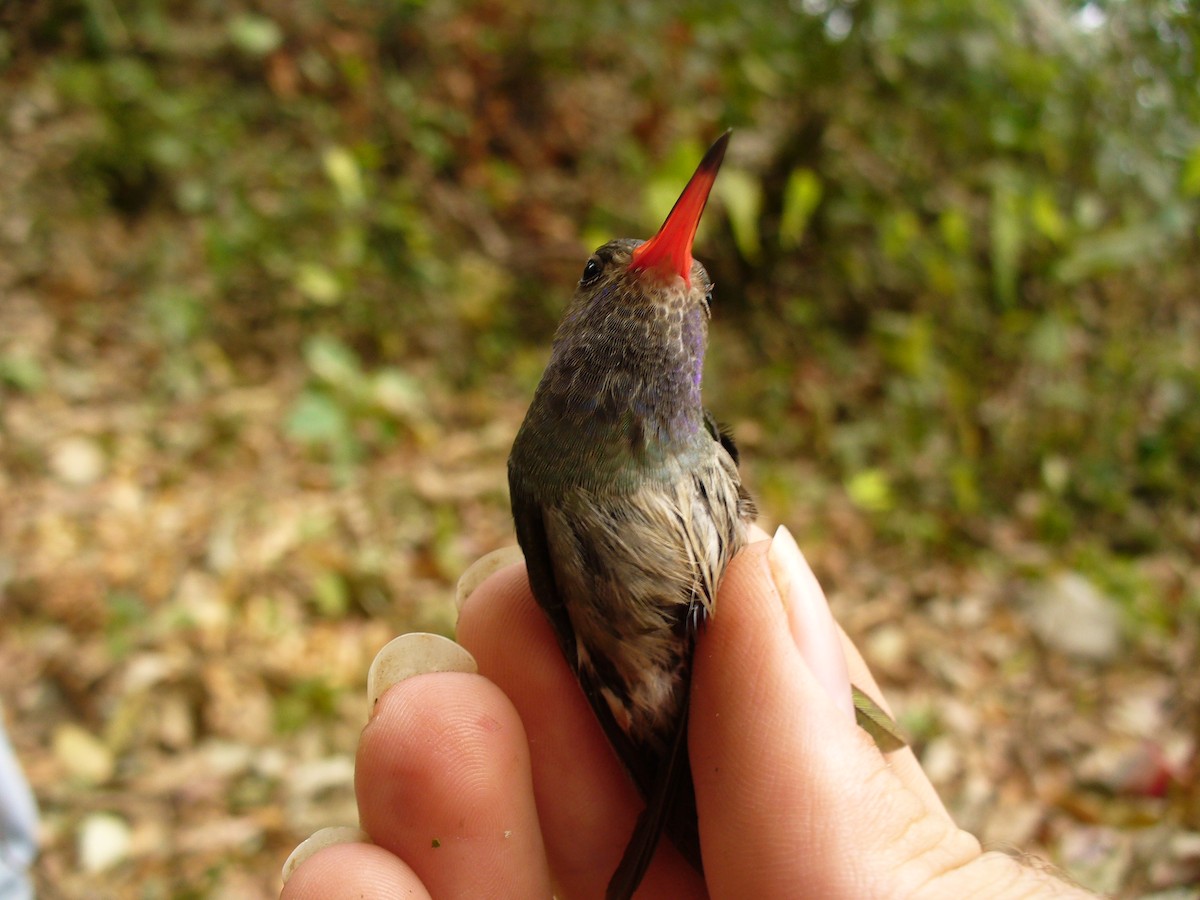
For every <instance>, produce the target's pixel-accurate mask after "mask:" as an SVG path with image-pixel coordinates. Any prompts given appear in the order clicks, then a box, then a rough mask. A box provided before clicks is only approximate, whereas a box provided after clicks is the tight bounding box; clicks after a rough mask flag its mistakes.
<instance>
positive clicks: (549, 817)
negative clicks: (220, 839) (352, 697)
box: [282, 530, 1090, 900]
mask: <svg viewBox="0 0 1200 900" xmlns="http://www.w3.org/2000/svg"><path fill="white" fill-rule="evenodd" d="M457 637H458V642H459V643H460V644H461V645H462V646H463V647H465V648H466V649H467V650H469V651H470V653H471V654H472V655H473V656H474V659H475V661H476V663H477V664H478V674H471V673H467V672H434V673H427V674H418V675H414V676H412V677H407V678H404V679H403V680H402V681H400V682H399V683H397V684H395V685H393V686H391V687H390V689H388V690H386V691H385V692H383V693H382V695H381V696H380V698H379V700H378V702H377V703H376V704H375V706H374V709H373V711H372V715H371V719H370V722H369V723H368V725H367V727H366V728H365V729H364V730H363V733H362V737H361V739H360V743H359V748H358V756H357V763H356V779H355V786H356V792H357V795H358V802H359V812H360V819H361V827H362V829H363V831H364V832H365V834H366V835H369V840H370V841H371V843H366V842H365V840H366V839H365V837H364V838H361V839H359V840H353V841H351V842H349V843H345V842H343V843H337V844H335V845H333V846H328V847H325V848H324V849H321V850H319V851H317V852H315V853H313V854H312V855H311V856H309V857H308V858H307V859H306V860H305V861H304V862H302V863H300V864H299V865H298V866H295V867H294V868H293V867H290V868H292V870H291V872H290V877H289V878H288V880H287V883H286V884H285V886H284V890H283V894H282V896H283V897H285V898H288V900H296V898H317V897H322V898H340V897H346V898H349V897H355V898H362V897H425V896H432V897H438V898H442V897H480V896H494V897H509V896H511V897H538V896H542V897H549V896H551V895H552V894H553V895H555V896H558V897H563V898H576V897H583V898H587V897H600V896H602V895H603V891H604V887H605V885H606V884H607V882H608V878H609V876H610V875H611V874H612V872H613V869H614V868H615V866H616V863H617V860H618V859H619V858H620V855H621V852H622V850H623V849H624V846H625V842H626V841H627V840H628V837H629V834H630V833H631V831H632V828H633V823H634V820H635V819H636V817H637V814H638V812H639V811H640V809H641V807H642V805H643V804H642V801H641V799H640V798H639V797H638V795H637V793H636V791H635V790H634V788H633V786H632V784H631V783H630V782H629V780H628V778H627V777H626V775H625V773H624V772H623V771H622V770H621V767H620V764H619V763H618V761H617V759H616V757H615V755H614V754H613V752H612V751H611V749H610V748H609V747H608V744H607V743H606V741H605V738H604V735H603V732H602V730H601V729H600V726H599V724H598V723H597V722H596V720H595V718H594V716H593V714H592V712H591V710H590V708H589V707H588V705H587V702H586V700H585V698H584V697H583V694H582V693H581V691H580V690H579V688H578V685H577V684H576V683H575V679H574V677H573V675H572V673H571V672H570V670H569V668H568V667H567V665H566V663H565V661H564V660H563V658H562V654H561V652H560V651H559V649H558V645H557V643H556V642H555V639H554V636H553V633H552V632H551V630H550V627H549V625H548V623H547V622H546V620H545V617H544V614H543V613H542V612H541V610H540V609H539V608H538V607H537V604H536V602H535V601H534V599H533V596H532V594H531V593H530V590H529V585H528V581H527V579H526V577H525V572H524V566H523V565H522V564H520V563H518V564H514V565H511V566H508V567H506V568H503V569H501V570H500V571H497V572H495V573H494V574H492V575H491V576H490V577H489V578H487V579H486V580H484V581H483V583H482V584H480V585H479V586H478V587H477V588H476V589H475V590H474V591H473V592H472V593H471V594H470V596H469V597H468V598H467V600H466V602H465V604H464V605H463V607H462V610H461V614H460V619H459V625H458V636H457ZM851 682H853V683H854V684H856V685H858V686H859V687H860V688H862V689H863V690H865V691H866V692H867V693H868V694H870V695H871V696H872V697H874V698H876V699H877V700H881V699H882V693H881V692H880V690H879V688H878V685H877V684H876V683H875V680H874V678H873V677H872V676H871V673H870V671H869V669H868V668H867V666H866V664H865V662H864V661H863V659H862V657H861V655H860V654H859V653H858V652H857V650H856V649H855V647H854V645H853V644H852V643H851V642H850V641H849V640H848V639H847V637H846V636H845V634H844V633H843V632H842V631H841V629H840V627H838V626H837V624H836V622H834V620H833V618H832V615H830V613H829V607H828V605H827V603H826V602H825V598H824V595H823V593H822V592H821V589H820V586H819V585H818V584H817V581H816V579H815V578H814V577H813V576H812V572H811V570H810V569H809V568H808V565H807V563H806V562H804V560H803V556H802V555H801V554H800V552H799V550H798V549H797V548H796V547H795V543H794V541H792V539H791V536H790V535H788V534H787V533H786V531H784V530H781V531H780V532H779V533H777V534H776V536H775V538H774V539H773V540H772V541H759V542H757V543H755V544H752V545H751V546H750V547H748V548H746V550H745V551H743V552H742V553H741V554H740V555H739V556H738V558H737V559H736V560H734V562H733V564H732V565H731V566H730V568H729V570H728V572H727V573H726V576H725V578H724V580H723V582H722V585H721V589H720V593H719V598H718V605H717V612H716V614H715V615H714V616H713V617H712V619H711V621H710V622H709V623H708V624H707V626H706V627H705V629H703V631H702V633H701V635H700V638H699V641H698V644H697V650H696V659H695V671H694V681H693V686H692V695H691V704H692V705H691V717H690V729H689V735H688V741H689V751H690V754H691V761H692V772H693V778H694V781H695V786H696V800H697V809H698V812H699V820H700V835H701V846H702V850H703V855H704V863H705V876H704V879H701V877H700V875H699V874H698V873H696V872H695V871H694V870H692V869H691V868H690V866H688V865H687V863H686V862H685V861H684V860H683V858H682V857H681V856H680V855H679V854H678V853H677V852H676V851H675V850H674V848H673V847H672V846H671V845H670V842H669V841H663V842H662V844H661V845H660V847H659V850H658V853H657V855H656V857H655V859H654V862H653V863H652V865H651V867H650V869H649V871H648V872H647V874H646V878H645V880H644V881H643V884H642V887H641V889H640V890H639V892H638V896H639V897H647V898H652V897H664V898H665V897H671V898H677V897H704V896H712V897H745V896H754V897H796V896H820V897H855V898H860V897H899V896H921V897H963V896H974V897H1029V896H1037V897H1051V896H1090V895H1087V894H1085V893H1084V892H1082V891H1079V890H1078V889H1076V888H1074V887H1072V886H1069V885H1067V884H1065V883H1063V882H1061V881H1059V880H1058V879H1056V878H1054V877H1053V876H1052V875H1050V874H1048V873H1047V872H1045V871H1043V870H1035V869H1031V868H1028V867H1026V866H1024V865H1022V864H1021V863H1020V862H1018V861H1017V860H1014V859H1013V858H1011V857H1008V856H1005V855H1002V854H996V853H984V852H983V851H982V849H981V847H980V845H979V842H978V841H977V840H976V839H975V838H974V837H973V836H972V835H970V834H969V833H967V832H965V831H962V830H961V829H959V828H957V827H956V826H955V824H954V822H953V820H952V819H951V818H950V816H949V814H948V813H947V812H946V809H945V807H944V806H943V805H942V803H941V801H940V800H939V799H938V796H937V793H936V792H935V791H934V789H933V786H932V785H931V784H930V782H929V780H928V778H927V777H926V776H925V774H924V772H923V771H922V770H921V768H920V765H919V763H918V761H917V759H916V757H915V756H914V755H913V754H912V752H911V751H910V750H909V749H907V748H904V749H902V750H899V751H897V752H895V753H891V754H888V755H887V756H886V757H885V756H883V755H881V754H880V753H879V751H878V750H877V749H876V747H875V745H874V744H873V743H872V741H871V739H870V738H869V737H868V736H867V735H866V733H865V732H863V731H861V730H860V729H859V728H858V727H857V726H856V725H855V724H854V719H853V714H852V713H851V712H850V711H849V710H848V708H847V704H846V703H845V702H844V696H845V694H846V693H848V690H849V684H850V683H851ZM302 855H305V854H302ZM290 862H292V863H294V862H295V861H290Z"/></svg>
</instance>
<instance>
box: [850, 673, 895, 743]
mask: <svg viewBox="0 0 1200 900" xmlns="http://www.w3.org/2000/svg"><path fill="white" fill-rule="evenodd" d="M850 694H851V696H852V697H853V699H854V719H855V721H856V722H858V727H859V728H861V729H862V730H863V731H865V732H866V733H867V734H869V735H870V736H871V739H872V740H874V741H875V746H876V747H878V748H879V751H880V752H881V753H891V752H893V751H895V750H899V749H900V748H901V747H906V746H908V741H906V740H905V739H904V735H902V734H901V733H900V728H899V727H898V726H897V725H896V723H895V722H894V721H893V720H892V717H891V716H889V715H888V714H887V713H885V712H884V711H883V709H882V708H880V706H879V704H878V703H876V702H875V701H874V700H872V699H871V698H870V697H868V696H867V695H866V694H865V693H863V692H862V691H861V690H859V689H858V688H856V687H855V686H854V685H851V686H850Z"/></svg>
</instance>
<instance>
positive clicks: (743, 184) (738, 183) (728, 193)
mask: <svg viewBox="0 0 1200 900" xmlns="http://www.w3.org/2000/svg"><path fill="white" fill-rule="evenodd" d="M716 190H717V193H718V194H719V195H720V197H721V200H722V202H724V204H725V213H726V215H728V216H729V225H730V227H731V228H732V229H733V241H734V243H735V244H737V248H738V251H739V252H740V253H741V254H742V256H743V257H745V258H746V259H748V260H750V261H751V262H754V261H755V260H758V259H759V258H761V256H762V241H761V238H760V235H759V229H758V217H759V212H760V210H761V209H762V184H761V183H760V182H759V181H758V179H756V178H753V177H751V176H750V174H749V173H747V172H741V171H739V170H737V169H729V170H727V171H722V172H721V177H720V178H718V179H717V187H716Z"/></svg>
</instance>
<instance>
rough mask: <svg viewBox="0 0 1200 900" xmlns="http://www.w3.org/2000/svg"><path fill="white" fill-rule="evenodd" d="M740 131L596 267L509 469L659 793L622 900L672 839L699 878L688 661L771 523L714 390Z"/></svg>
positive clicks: (597, 258) (545, 602) (629, 743)
mask: <svg viewBox="0 0 1200 900" xmlns="http://www.w3.org/2000/svg"><path fill="white" fill-rule="evenodd" d="M730 134H731V132H729V131H726V132H725V133H724V134H722V135H721V137H719V138H718V139H717V141H716V142H715V143H714V144H713V145H712V147H710V148H709V150H708V152H707V153H705V155H704V157H703V158H702V159H701V161H700V164H699V166H698V167H697V168H696V171H695V173H694V174H693V175H692V177H691V179H690V180H689V181H688V183H687V186H686V187H685V188H684V189H683V193H682V194H681V195H680V197H679V199H678V200H677V201H676V202H675V205H674V207H673V208H672V209H671V212H670V213H669V214H668V215H667V218H666V220H665V221H664V222H663V224H662V227H661V228H660V229H659V230H658V232H657V233H656V234H655V235H654V236H653V237H652V238H650V239H649V240H646V241H641V240H633V239H618V240H613V241H609V242H608V243H606V244H604V245H603V246H601V247H600V248H598V249H597V250H596V251H595V252H594V253H593V254H592V255H591V256H590V257H589V258H588V260H587V262H586V264H585V265H584V267H583V273H582V275H581V277H580V279H579V283H578V285H577V286H576V288H575V294H574V297H573V298H572V300H571V302H570V304H569V305H568V307H567V309H566V312H565V313H564V315H563V318H562V321H561V322H560V324H559V326H558V329H557V331H556V333H555V336H554V344H553V349H552V351H551V356H550V361H549V363H548V364H547V366H546V370H545V372H544V374H543V375H542V378H541V381H540V383H539V384H538V387H537V389H536V391H535V393H534V396H533V401H532V403H531V404H530V406H529V410H528V412H527V413H526V415H525V419H524V421H523V423H522V425H521V427H520V429H519V431H518V433H517V436H516V439H515V441H514V443H513V448H512V453H511V455H510V456H509V460H508V482H509V489H510V495H511V500H512V512H513V520H514V523H515V526H516V533H517V542H518V543H519V544H520V546H521V549H522V551H523V553H524V555H525V562H526V567H527V570H528V574H529V582H530V586H531V588H532V590H533V595H534V597H535V599H536V600H537V602H538V605H539V606H541V608H542V609H543V610H544V611H545V613H546V615H547V616H548V618H549V620H550V624H551V626H552V628H553V631H554V633H555V635H556V637H557V639H558V643H559V645H560V647H561V649H562V652H563V655H564V656H565V657H566V660H567V662H568V664H569V665H570V667H571V669H572V670H573V671H574V673H575V675H576V678H577V680H578V681H579V684H580V686H581V688H582V689H583V693H584V694H585V696H586V697H587V699H588V702H589V704H590V705H591V708H592V710H593V711H594V712H595V715H596V718H597V719H598V720H599V722H600V725H601V727H602V728H603V731H604V733H605V735H606V736H607V738H608V740H609V743H610V744H611V745H612V747H613V749H614V751H615V752H616V754H617V756H618V758H619V759H620V761H621V763H622V764H623V766H624V767H625V769H626V771H627V772H628V773H629V776H630V777H631V779H632V780H633V782H634V784H635V785H636V786H637V788H638V791H639V793H640V794H641V795H642V797H643V798H644V799H645V801H646V808H645V810H644V811H643V812H642V814H641V815H640V816H639V818H638V821H637V824H636V825H635V826H634V831H633V835H632V837H631V839H630V841H629V844H628V846H627V848H626V850H625V853H624V855H623V857H622V859H621V862H620V863H619V865H618V867H617V869H616V871H615V873H614V874H613V877H612V880H611V881H610V883H609V886H608V891H607V897H608V898H609V900H615V898H626V897H630V896H632V894H633V892H634V890H635V889H636V888H637V886H638V884H639V883H640V882H641V879H642V876H643V875H644V874H645V871H646V868H647V867H648V866H649V864H650V860H651V859H652V857H653V855H654V852H655V850H656V848H657V845H658V841H659V838H660V835H661V834H662V833H664V832H665V833H666V834H668V835H669V837H670V838H671V840H672V842H673V843H674V844H675V845H676V847H678V848H679V850H680V852H681V853H682V854H683V856H684V857H685V858H686V859H687V860H688V861H689V862H690V863H691V864H692V865H693V866H694V867H695V868H696V870H697V871H700V872H702V871H703V865H702V859H701V855H700V839H699V830H698V823H697V817H696V801H695V793H694V789H693V786H692V778H691V768H690V764H689V760H688V752H687V718H688V697H689V688H690V680H691V669H692V656H693V651H694V648H695V643H696V637H697V633H698V631H699V630H700V629H701V628H702V627H703V625H704V622H705V621H706V620H707V619H708V617H710V616H712V615H714V614H715V612H716V599H717V590H718V587H719V585H720V583H721V577H722V575H723V573H724V571H725V568H726V566H727V565H728V564H729V561H730V560H731V559H733V557H734V555H735V554H736V553H737V552H738V551H739V550H740V549H741V548H742V547H743V546H744V545H745V544H746V543H747V534H748V528H749V525H750V524H751V523H752V522H753V521H754V519H755V517H756V515H757V511H756V508H755V504H754V502H753V500H752V499H751V497H750V494H749V493H748V492H747V490H746V488H745V487H744V485H743V484H742V480H741V476H740V474H739V471H738V450H737V447H736V446H735V444H734V442H733V440H732V438H731V437H730V435H729V433H728V432H727V431H726V430H724V429H723V428H721V427H720V426H719V425H718V424H717V421H716V419H714V418H713V416H712V415H711V414H710V413H709V412H708V411H707V410H706V409H705V408H704V405H703V403H702V400H701V391H700V388H701V379H702V375H703V368H704V353H705V348H706V345H707V339H708V321H709V317H710V314H711V309H710V308H711V304H712V297H713V282H712V280H711V279H710V278H709V275H708V272H707V271H706V270H705V268H704V266H703V265H701V264H700V263H699V262H697V261H696V260H694V259H693V258H692V243H693V241H694V240H695V236H696V230H697V228H698V227H699V224H700V217H701V215H702V214H703V212H704V208H705V205H706V203H707V201H708V196H709V193H710V191H711V190H712V186H713V183H714V182H715V180H716V177H717V172H718V170H719V169H720V166H721V162H722V160H723V159H724V156H725V149H726V146H727V145H728V143H729V138H730ZM864 698H865V695H864ZM855 701H856V704H859V705H860V708H861V707H862V704H860V697H859V696H858V694H857V693H856V696H855ZM866 702H867V703H869V700H868V701H866ZM871 705H872V706H873V704H871ZM873 714H875V715H878V716H882V717H883V718H884V719H885V720H886V721H887V722H890V720H889V719H887V717H886V714H884V713H883V712H882V711H881V710H878V708H877V707H876V708H875V709H874V712H873ZM861 721H862V717H861V716H860V722H861ZM879 727H881V728H883V729H884V731H885V732H886V724H882V725H880V726H879ZM877 740H878V738H877Z"/></svg>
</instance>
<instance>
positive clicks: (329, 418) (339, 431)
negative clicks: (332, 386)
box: [284, 391, 350, 445]
mask: <svg viewBox="0 0 1200 900" xmlns="http://www.w3.org/2000/svg"><path fill="white" fill-rule="evenodd" d="M284 427H285V431H286V432H287V435H288V437H290V438H291V439H292V440H295V441H299V442H300V443H302V444H330V445H335V444H338V443H340V442H341V441H343V440H345V439H346V437H347V435H349V433H350V421H349V419H348V418H347V416H346V413H345V412H344V411H343V410H342V408H341V406H339V405H338V404H337V402H336V401H334V399H333V398H332V397H330V396H329V395H328V394H326V393H324V392H318V391H305V392H304V393H302V394H301V395H300V397H299V398H298V399H297V400H296V402H295V404H294V405H293V406H292V409H291V412H289V413H288V417H287V423H286V425H285V426H284Z"/></svg>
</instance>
